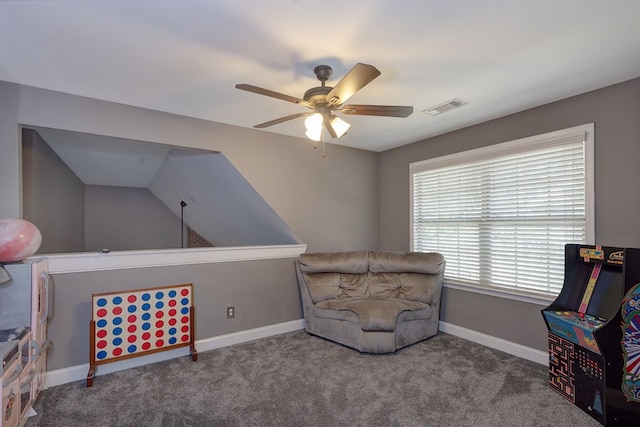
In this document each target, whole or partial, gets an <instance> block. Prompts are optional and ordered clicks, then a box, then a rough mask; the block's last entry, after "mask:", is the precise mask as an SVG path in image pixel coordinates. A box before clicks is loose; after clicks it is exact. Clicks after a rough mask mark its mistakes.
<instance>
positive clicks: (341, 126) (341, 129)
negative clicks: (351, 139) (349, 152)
mask: <svg viewBox="0 0 640 427" xmlns="http://www.w3.org/2000/svg"><path fill="white" fill-rule="evenodd" d="M331 127H332V128H333V130H334V131H335V132H336V136H337V137H338V138H340V137H341V136H342V135H344V134H345V133H347V130H348V129H349V128H350V127H351V125H350V124H349V123H347V122H345V121H344V120H342V119H341V118H340V117H334V118H333V119H332V120H331Z"/></svg>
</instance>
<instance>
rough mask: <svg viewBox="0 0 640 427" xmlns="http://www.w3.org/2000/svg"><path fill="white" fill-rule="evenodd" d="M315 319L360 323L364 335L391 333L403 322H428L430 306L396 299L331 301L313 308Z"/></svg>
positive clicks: (335, 299)
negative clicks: (397, 324)
mask: <svg viewBox="0 0 640 427" xmlns="http://www.w3.org/2000/svg"><path fill="white" fill-rule="evenodd" d="M314 308H315V310H314V311H315V314H316V316H318V317H324V318H328V319H338V320H347V321H353V322H360V324H361V326H362V330H363V331H394V330H395V328H396V321H397V318H398V315H400V314H401V313H403V312H404V313H403V316H402V317H403V319H402V320H419V319H429V318H430V317H431V313H432V310H431V306H430V305H429V304H425V303H423V302H420V301H409V300H404V299H397V298H334V299H329V300H324V301H322V302H319V303H317V304H315V305H314Z"/></svg>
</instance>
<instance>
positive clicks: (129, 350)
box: [127, 345, 138, 353]
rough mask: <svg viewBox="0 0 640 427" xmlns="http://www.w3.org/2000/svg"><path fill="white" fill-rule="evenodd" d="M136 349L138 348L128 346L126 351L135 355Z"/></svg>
mask: <svg viewBox="0 0 640 427" xmlns="http://www.w3.org/2000/svg"><path fill="white" fill-rule="evenodd" d="M137 349H138V347H136V346H135V345H130V346H129V347H127V351H128V352H129V353H135V352H136V350H137Z"/></svg>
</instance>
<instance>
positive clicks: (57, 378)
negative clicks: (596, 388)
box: [44, 319, 549, 387]
mask: <svg viewBox="0 0 640 427" xmlns="http://www.w3.org/2000/svg"><path fill="white" fill-rule="evenodd" d="M304 326H305V322H304V319H298V320H292V321H290V322H285V323H279V324H275V325H269V326H263V327H260V328H255V329H249V330H246V331H240V332H234V333H231V334H226V335H220V336H217V337H211V338H205V339H202V340H198V341H196V349H197V350H198V352H203V351H208V350H215V349H218V348H222V347H227V346H230V345H236V344H241V343H245V342H249V341H254V340H257V339H261V338H267V337H270V336H274V335H280V334H284V333H287V332H293V331H298V330H301V329H304ZM439 329H440V331H442V332H444V333H447V334H451V335H455V336H457V337H460V338H463V339H466V340H469V341H473V342H476V343H478V344H481V345H484V346H486V347H490V348H494V349H496V350H500V351H504V352H505V353H509V354H512V355H514V356H517V357H521V358H523V359H527V360H531V361H533V362H536V363H539V364H541V365H547V366H548V364H549V357H548V355H547V353H545V352H543V351H540V350H536V349H533V348H531V347H526V346H523V345H521V344H517V343H514V342H511V341H506V340H503V339H501V338H496V337H493V336H491V335H486V334H483V333H481V332H477V331H473V330H471V329H467V328H463V327H461V326H457V325H454V324H451V323H447V322H442V321H441V322H440V324H439ZM188 355H189V348H188V347H182V348H178V349H175V350H169V351H164V352H160V353H153V354H150V355H148V356H141V357H136V358H133V359H126V360H122V361H119V362H113V363H109V364H105V365H100V366H98V367H97V369H96V376H101V375H107V374H110V373H113V372H117V371H122V370H124V369H130V368H136V367H138V366H144V365H148V364H151V363H156V362H162V361H164V360H170V359H175V358H177V357H186V356H188ZM88 372H89V364H88V363H85V364H83V365H76V366H70V367H68V368H62V369H57V370H55V371H47V372H45V374H44V384H46V387H54V386H57V385H62V384H67V383H70V382H74V381H84V380H86V379H87V373H88Z"/></svg>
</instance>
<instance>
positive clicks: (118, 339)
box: [113, 337, 122, 345]
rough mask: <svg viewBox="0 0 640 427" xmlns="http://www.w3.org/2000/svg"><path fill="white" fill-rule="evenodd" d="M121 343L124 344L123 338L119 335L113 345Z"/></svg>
mask: <svg viewBox="0 0 640 427" xmlns="http://www.w3.org/2000/svg"><path fill="white" fill-rule="evenodd" d="M120 344H122V338H120V337H118V338H115V339H114V340H113V345H120Z"/></svg>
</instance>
